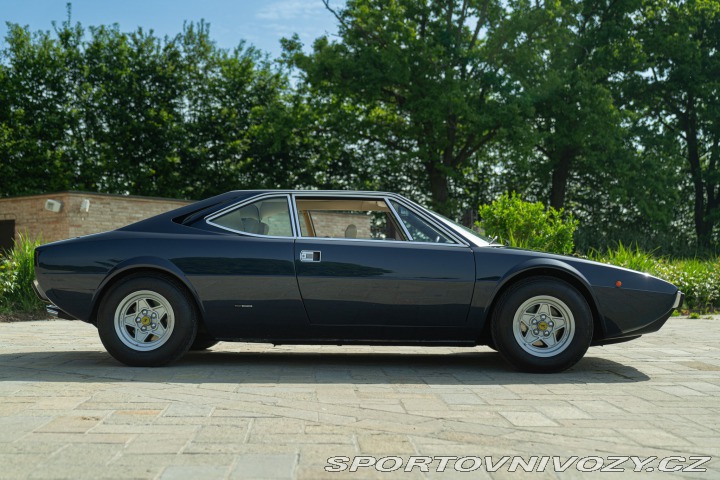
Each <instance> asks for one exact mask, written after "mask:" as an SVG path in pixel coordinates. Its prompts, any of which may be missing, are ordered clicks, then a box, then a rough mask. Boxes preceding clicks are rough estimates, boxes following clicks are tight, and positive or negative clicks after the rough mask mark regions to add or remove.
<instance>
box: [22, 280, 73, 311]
mask: <svg viewBox="0 0 720 480" xmlns="http://www.w3.org/2000/svg"><path fill="white" fill-rule="evenodd" d="M32 287H33V290H34V291H35V295H37V297H38V298H39V299H40V300H42V301H43V302H45V303H46V304H47V305H45V311H46V312H47V313H48V314H49V315H52V316H53V317H56V318H62V319H64V320H77V319H76V318H75V317H73V316H71V315H70V314H68V313H66V312H63V311H62V310H60V309H59V308H58V306H57V305H53V304H52V303H51V302H50V299H48V298H47V295H45V292H44V291H43V289H42V288H41V287H40V283H39V282H38V281H37V280H33V283H32Z"/></svg>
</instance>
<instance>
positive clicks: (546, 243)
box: [478, 192, 578, 255]
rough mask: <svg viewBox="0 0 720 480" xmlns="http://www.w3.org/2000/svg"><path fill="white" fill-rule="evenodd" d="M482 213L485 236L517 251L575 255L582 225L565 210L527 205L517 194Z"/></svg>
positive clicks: (481, 226) (533, 204)
mask: <svg viewBox="0 0 720 480" xmlns="http://www.w3.org/2000/svg"><path fill="white" fill-rule="evenodd" d="M479 213H480V221H479V222H478V226H479V227H480V228H481V229H482V230H483V231H484V232H485V235H488V236H490V237H494V236H497V237H498V238H499V239H500V241H501V242H507V243H509V244H510V245H512V246H513V247H520V248H527V249H529V250H540V251H544V252H552V253H560V254H565V255H567V254H570V253H572V252H573V248H574V245H575V244H574V242H573V232H575V229H576V228H577V226H578V222H577V220H575V219H574V218H573V216H572V215H570V214H568V215H565V214H564V212H563V210H562V209H560V210H555V209H554V208H552V207H549V208H545V206H544V205H543V204H542V203H541V202H535V203H531V202H526V201H524V200H523V199H522V198H520V197H519V196H518V195H517V194H516V193H514V192H513V193H511V194H508V193H504V194H503V195H502V196H501V197H500V198H498V199H497V200H495V201H494V202H492V203H491V204H490V205H483V206H481V207H480V211H479Z"/></svg>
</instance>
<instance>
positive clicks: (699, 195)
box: [681, 96, 713, 247]
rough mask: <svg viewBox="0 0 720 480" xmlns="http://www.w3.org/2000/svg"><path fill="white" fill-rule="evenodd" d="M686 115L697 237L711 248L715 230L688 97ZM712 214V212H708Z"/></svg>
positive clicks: (685, 128) (685, 129)
mask: <svg viewBox="0 0 720 480" xmlns="http://www.w3.org/2000/svg"><path fill="white" fill-rule="evenodd" d="M688 97H689V98H688V105H687V108H688V109H687V111H686V114H685V115H684V116H683V118H682V120H681V121H682V124H683V131H684V132H685V138H686V140H687V158H688V163H689V164H690V176H691V178H692V182H693V190H694V192H695V204H694V209H693V217H694V220H695V235H696V236H697V242H698V245H699V246H700V247H709V246H710V240H711V239H710V236H711V233H712V229H713V222H712V220H711V215H706V212H705V207H706V205H705V192H704V190H705V188H704V183H703V178H702V177H703V175H702V166H701V164H700V151H699V150H698V133H697V124H696V116H695V112H694V109H693V102H692V97H691V96H688ZM708 213H710V212H708Z"/></svg>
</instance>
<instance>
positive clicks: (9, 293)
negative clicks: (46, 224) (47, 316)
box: [0, 235, 43, 313]
mask: <svg viewBox="0 0 720 480" xmlns="http://www.w3.org/2000/svg"><path fill="white" fill-rule="evenodd" d="M38 245H40V239H36V240H30V239H28V238H27V237H24V236H22V235H20V236H19V239H18V240H16V241H15V246H14V247H13V248H12V250H10V251H8V252H6V254H5V255H2V256H0V311H4V312H10V313H18V312H33V311H38V310H41V309H42V307H43V304H42V302H41V301H40V300H39V299H38V298H37V296H36V295H35V292H34V291H33V289H32V282H33V280H34V279H35V268H34V255H35V247H37V246H38Z"/></svg>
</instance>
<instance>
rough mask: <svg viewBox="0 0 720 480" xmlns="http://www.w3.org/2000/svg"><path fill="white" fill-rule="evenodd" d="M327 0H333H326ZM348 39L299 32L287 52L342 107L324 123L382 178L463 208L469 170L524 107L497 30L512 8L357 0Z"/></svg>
mask: <svg viewBox="0 0 720 480" xmlns="http://www.w3.org/2000/svg"><path fill="white" fill-rule="evenodd" d="M324 1H325V0H324ZM325 5H326V6H327V7H328V9H330V10H331V11H332V12H333V13H334V14H335V15H336V17H337V20H338V23H339V27H338V28H339V32H338V33H339V37H340V39H339V40H338V41H331V40H329V39H328V38H327V37H321V38H319V39H317V40H316V41H315V43H314V45H313V52H312V53H311V54H305V53H303V51H302V48H301V45H300V43H299V41H298V40H297V38H295V39H293V40H288V41H286V42H285V58H286V59H288V60H289V61H290V62H291V64H292V65H294V66H295V67H297V68H298V70H299V73H300V81H301V82H302V83H304V84H305V85H306V86H307V87H308V89H309V91H310V92H311V93H312V95H315V96H316V97H318V98H321V99H322V100H321V101H322V102H323V104H325V105H329V106H331V107H332V112H331V114H330V115H329V119H327V120H328V121H327V122H325V123H324V124H323V125H322V128H326V129H328V130H330V131H331V132H333V133H332V134H334V135H338V136H342V137H343V139H344V142H345V144H346V145H347V146H348V148H349V149H352V150H354V151H355V154H354V155H350V159H351V161H352V159H353V158H354V159H355V162H356V163H355V164H357V163H361V164H364V165H360V166H359V169H360V170H365V171H366V172H368V173H367V175H362V176H361V178H360V179H359V180H362V178H368V176H370V175H372V178H371V180H372V182H373V183H374V184H375V185H376V186H378V187H379V188H397V189H399V190H403V191H408V190H411V192H412V189H411V188H409V186H410V185H417V187H416V189H415V191H414V192H412V193H419V192H418V190H419V191H426V192H430V197H431V203H432V205H433V206H434V207H435V208H436V209H437V210H438V211H440V212H444V213H451V214H452V213H455V210H456V207H457V205H458V203H459V193H460V192H461V190H460V188H461V187H462V184H463V182H464V170H465V169H466V168H467V167H469V166H471V165H473V161H474V160H477V159H478V158H481V156H482V154H483V151H484V149H485V148H486V147H487V146H488V145H489V144H490V143H492V142H493V141H494V139H495V138H496V136H497V135H498V133H499V132H500V131H501V129H502V128H503V126H504V125H507V124H508V123H510V121H509V120H508V119H509V118H512V117H513V116H514V114H515V110H514V106H513V105H512V104H509V103H508V101H507V96H506V95H505V94H506V88H507V85H506V84H505V80H504V77H503V75H502V72H500V70H499V68H498V66H497V65H495V64H494V63H493V61H492V54H491V53H492V52H490V51H489V50H488V42H487V38H488V37H489V36H490V35H492V33H493V32H494V30H495V28H496V25H497V24H498V21H499V19H500V18H501V16H502V8H501V4H500V2H499V1H497V0H475V1H471V0H468V1H460V0H451V1H440V0H428V1H416V0H350V1H349V2H348V3H347V5H346V6H345V7H343V8H341V9H338V10H335V9H332V8H331V7H330V6H329V5H328V1H325Z"/></svg>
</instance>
